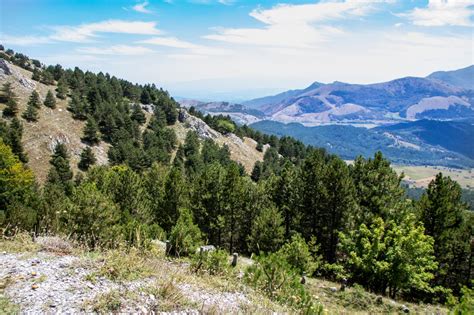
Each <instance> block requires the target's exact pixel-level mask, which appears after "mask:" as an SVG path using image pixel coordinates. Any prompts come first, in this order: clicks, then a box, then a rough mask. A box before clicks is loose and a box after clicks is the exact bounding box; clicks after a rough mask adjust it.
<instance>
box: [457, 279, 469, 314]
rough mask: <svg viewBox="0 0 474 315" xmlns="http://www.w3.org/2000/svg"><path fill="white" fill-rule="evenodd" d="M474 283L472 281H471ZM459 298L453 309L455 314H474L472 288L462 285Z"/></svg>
mask: <svg viewBox="0 0 474 315" xmlns="http://www.w3.org/2000/svg"><path fill="white" fill-rule="evenodd" d="M473 284H474V281H473ZM461 293H462V296H461V299H460V301H459V304H458V305H456V307H455V308H454V310H453V313H454V314H455V315H464V314H474V289H470V288H468V287H466V286H465V287H463V288H462V289H461Z"/></svg>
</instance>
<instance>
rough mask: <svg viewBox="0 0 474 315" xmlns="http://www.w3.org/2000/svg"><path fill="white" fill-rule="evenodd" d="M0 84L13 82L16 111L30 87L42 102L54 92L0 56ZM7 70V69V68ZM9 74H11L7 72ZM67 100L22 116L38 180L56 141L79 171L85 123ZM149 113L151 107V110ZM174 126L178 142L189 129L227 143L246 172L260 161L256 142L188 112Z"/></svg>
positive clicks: (98, 152) (101, 152) (103, 153)
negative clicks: (32, 118) (36, 115)
mask: <svg viewBox="0 0 474 315" xmlns="http://www.w3.org/2000/svg"><path fill="white" fill-rule="evenodd" d="M0 63H1V64H0V66H1V68H2V69H4V70H2V71H0V86H2V85H3V84H4V83H5V82H10V83H12V87H13V91H14V92H15V94H16V95H17V96H18V106H19V113H20V115H21V113H22V112H23V111H24V110H25V109H26V104H27V102H28V98H29V96H30V94H31V92H32V91H33V90H36V91H37V92H38V93H39V94H40V99H41V103H42V102H43V101H44V98H45V97H46V93H47V92H48V90H51V91H52V92H53V93H54V91H55V88H56V86H55V85H51V86H48V85H45V84H43V83H40V82H37V81H33V80H32V79H31V77H32V73H31V72H30V71H27V70H25V69H23V68H20V67H18V66H16V65H13V64H11V63H10V62H7V61H5V60H4V59H0ZM6 69H7V70H6ZM8 73H10V74H8ZM68 101H69V99H67V100H60V99H56V108H55V109H50V108H47V107H46V106H41V108H40V109H38V113H39V119H38V121H37V122H34V123H33V122H27V121H25V120H24V119H21V122H22V124H23V130H24V131H23V137H22V143H23V147H24V149H25V152H26V153H27V155H28V157H29V161H28V164H27V165H28V167H30V168H31V169H32V170H33V172H34V173H35V175H36V178H37V179H38V181H39V182H44V181H45V180H46V176H47V174H48V171H49V168H50V164H49V160H50V158H51V154H52V152H53V150H54V147H55V146H56V144H57V143H63V144H65V145H66V147H67V149H68V153H69V155H70V161H71V163H70V164H71V168H72V169H73V172H74V173H77V172H78V167H77V164H78V162H79V160H80V154H81V152H82V150H83V149H84V148H85V147H86V146H87V145H86V144H85V143H83V142H82V140H81V137H82V136H83V129H84V125H85V122H84V121H81V120H75V119H73V118H72V115H71V113H70V112H69V111H68V109H67V107H68ZM149 106H150V105H143V107H144V108H146V109H147V110H145V111H144V112H145V115H146V117H147V119H149V118H150V117H151V113H150V112H148V110H150V108H148V107H149ZM4 108H5V104H2V103H0V112H1V111H2V110H3V109H4ZM151 112H152V110H151ZM172 128H174V129H175V131H176V133H177V136H178V142H179V143H183V142H184V138H185V137H186V133H187V132H188V131H189V130H194V131H197V132H198V134H199V135H200V137H201V138H202V139H204V138H207V137H208V136H207V135H209V134H212V139H213V140H214V141H215V142H216V143H218V144H219V145H221V146H222V145H227V146H228V147H229V150H230V153H231V158H232V159H233V160H235V161H236V162H239V163H241V164H242V165H243V166H244V167H245V169H246V171H247V172H249V173H250V172H251V171H252V169H253V165H254V164H255V162H256V161H262V160H263V153H262V152H259V151H257V150H256V146H257V143H256V142H255V141H254V140H252V139H249V138H245V137H244V138H243V139H240V138H238V137H237V136H235V135H233V134H229V135H223V134H221V133H219V132H217V131H215V130H213V129H212V128H210V127H209V126H207V125H206V123H204V122H203V121H201V120H200V119H199V118H196V117H194V116H190V115H187V119H186V121H184V122H176V124H175V126H173V127H172ZM200 130H207V131H208V132H207V133H200ZM109 147H110V144H108V143H106V142H104V141H101V142H100V143H99V144H98V145H96V146H92V150H93V152H94V154H95V156H96V158H97V164H98V165H103V164H107V163H108V157H107V151H108V149H109Z"/></svg>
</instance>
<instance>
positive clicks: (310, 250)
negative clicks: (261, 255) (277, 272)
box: [278, 234, 321, 275]
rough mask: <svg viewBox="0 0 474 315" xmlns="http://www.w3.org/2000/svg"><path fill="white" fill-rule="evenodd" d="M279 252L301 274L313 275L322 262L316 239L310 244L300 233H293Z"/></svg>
mask: <svg viewBox="0 0 474 315" xmlns="http://www.w3.org/2000/svg"><path fill="white" fill-rule="evenodd" d="M278 252H279V253H280V254H281V256H282V257H283V258H284V259H285V260H286V261H287V262H288V264H290V266H292V267H293V268H294V269H295V270H296V271H297V272H298V273H299V274H302V273H303V272H304V273H306V274H307V275H313V274H314V272H315V271H316V270H317V269H318V268H319V266H320V263H321V261H320V260H321V257H320V256H318V254H317V252H318V246H317V245H316V239H314V238H313V239H312V240H311V241H310V243H309V244H308V243H306V241H305V240H304V238H303V237H302V236H301V235H300V234H295V235H293V236H292V237H291V240H290V242H288V243H286V244H284V245H283V246H282V247H281V248H280V250H279V251H278Z"/></svg>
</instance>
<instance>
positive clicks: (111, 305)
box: [86, 290, 122, 313]
mask: <svg viewBox="0 0 474 315" xmlns="http://www.w3.org/2000/svg"><path fill="white" fill-rule="evenodd" d="M86 304H87V305H88V306H90V307H91V308H92V310H93V311H94V312H97V313H107V312H117V311H119V310H120V308H121V307H122V296H121V294H120V292H118V291H116V290H112V291H109V292H106V293H102V294H98V295H97V296H96V297H95V298H94V299H93V300H92V301H88V302H86Z"/></svg>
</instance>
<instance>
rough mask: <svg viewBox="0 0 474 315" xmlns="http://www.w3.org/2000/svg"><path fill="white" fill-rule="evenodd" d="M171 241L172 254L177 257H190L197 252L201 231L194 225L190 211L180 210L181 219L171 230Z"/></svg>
mask: <svg viewBox="0 0 474 315" xmlns="http://www.w3.org/2000/svg"><path fill="white" fill-rule="evenodd" d="M169 241H170V244H171V249H170V253H171V254H173V255H175V256H178V257H181V256H188V255H190V254H192V253H194V252H195V251H196V248H197V247H198V246H199V244H200V242H201V231H200V230H199V227H198V226H197V225H195V224H194V222H193V215H192V213H191V211H189V209H186V208H181V209H180V210H179V218H178V221H176V225H175V226H174V227H173V228H172V229H171V232H170V237H169Z"/></svg>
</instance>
